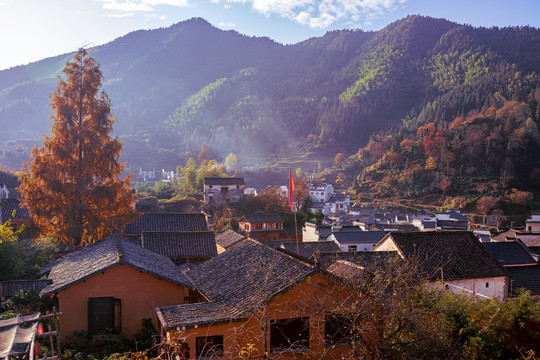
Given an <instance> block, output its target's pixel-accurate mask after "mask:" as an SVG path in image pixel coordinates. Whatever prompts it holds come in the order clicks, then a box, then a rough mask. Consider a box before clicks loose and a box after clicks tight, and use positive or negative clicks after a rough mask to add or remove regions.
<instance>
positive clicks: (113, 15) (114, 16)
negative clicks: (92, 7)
mask: <svg viewBox="0 0 540 360" xmlns="http://www.w3.org/2000/svg"><path fill="white" fill-rule="evenodd" d="M134 15H135V14H134V13H130V12H123V13H114V14H113V13H111V14H105V16H106V17H110V18H125V17H130V16H134Z"/></svg>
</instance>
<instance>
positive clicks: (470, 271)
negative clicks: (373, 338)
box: [373, 231, 509, 301]
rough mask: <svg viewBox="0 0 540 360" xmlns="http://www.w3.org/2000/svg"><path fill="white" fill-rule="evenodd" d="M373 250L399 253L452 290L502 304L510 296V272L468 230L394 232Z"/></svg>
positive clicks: (440, 285)
mask: <svg viewBox="0 0 540 360" xmlns="http://www.w3.org/2000/svg"><path fill="white" fill-rule="evenodd" d="M373 251H397V252H398V253H399V256H400V257H401V258H402V259H403V260H405V261H409V262H411V263H414V264H415V265H416V266H418V271H419V273H420V274H422V275H423V276H424V277H425V278H426V280H428V281H429V282H430V283H431V284H433V285H435V286H438V287H442V288H446V289H448V290H449V291H453V292H459V293H464V294H468V295H471V296H477V297H479V298H494V299H498V300H501V301H502V300H505V299H506V297H507V294H508V286H509V274H508V272H507V271H506V269H505V268H504V267H503V266H502V265H501V264H500V263H499V262H498V261H497V259H496V258H495V257H494V256H493V255H491V253H490V252H489V251H488V250H487V249H486V248H485V247H484V245H483V244H482V243H481V242H480V241H478V239H477V238H476V237H475V236H474V234H473V233H472V232H469V231H431V232H421V231H418V232H391V233H389V234H388V235H386V236H385V237H384V238H383V239H382V240H381V241H380V242H379V243H378V244H377V245H376V246H375V248H374V249H373Z"/></svg>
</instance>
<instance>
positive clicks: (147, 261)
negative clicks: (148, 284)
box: [40, 235, 193, 296]
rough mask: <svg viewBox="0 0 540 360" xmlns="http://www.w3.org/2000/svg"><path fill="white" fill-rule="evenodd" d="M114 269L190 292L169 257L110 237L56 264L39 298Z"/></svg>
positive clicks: (186, 281)
mask: <svg viewBox="0 0 540 360" xmlns="http://www.w3.org/2000/svg"><path fill="white" fill-rule="evenodd" d="M116 265H127V266H130V267H132V268H134V269H137V270H140V271H142V272H145V273H148V274H151V275H154V276H156V277H159V278H161V279H165V280H168V281H170V282H173V283H175V284H179V285H182V286H186V287H189V288H193V286H192V284H191V283H190V282H189V281H188V279H187V278H186V277H185V276H184V275H183V274H182V273H180V271H178V268H177V267H176V265H174V263H173V262H172V260H171V259H169V258H168V257H166V256H163V255H160V254H157V253H155V252H153V251H150V250H146V249H143V248H142V247H140V246H138V245H136V244H135V243H133V242H131V241H129V240H125V239H122V238H121V237H119V236H116V235H113V236H111V237H108V238H106V239H103V240H100V241H98V242H96V243H94V244H92V245H89V246H87V247H84V248H81V249H79V250H77V251H75V252H73V253H71V254H68V255H65V256H63V257H62V258H60V259H58V260H56V261H55V262H54V265H53V266H52V267H51V270H50V272H49V275H48V277H47V278H48V279H50V280H52V283H51V284H49V285H48V286H46V287H45V288H44V289H43V290H41V293H40V295H41V296H45V295H50V294H53V293H55V292H58V291H60V290H63V289H66V288H68V287H70V286H72V285H74V284H76V283H78V282H80V281H83V280H85V279H87V278H89V277H91V276H94V275H95V274H97V273H100V272H103V271H105V270H107V269H109V268H112V267H114V266H116Z"/></svg>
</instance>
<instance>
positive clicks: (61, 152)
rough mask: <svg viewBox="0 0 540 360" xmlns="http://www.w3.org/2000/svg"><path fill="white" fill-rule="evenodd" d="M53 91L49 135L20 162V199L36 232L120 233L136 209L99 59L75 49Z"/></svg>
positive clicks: (84, 237) (60, 237)
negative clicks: (124, 175)
mask: <svg viewBox="0 0 540 360" xmlns="http://www.w3.org/2000/svg"><path fill="white" fill-rule="evenodd" d="M63 72H64V74H65V75H66V80H65V81H64V80H62V79H60V80H59V82H58V86H57V87H56V90H55V91H54V93H53V94H51V104H50V105H49V107H50V108H51V110H52V111H53V113H54V114H53V115H51V119H52V124H51V126H50V129H51V133H50V136H46V135H43V134H42V138H43V145H42V147H39V148H36V147H34V149H33V150H32V152H31V154H30V156H31V157H32V158H33V160H32V161H31V162H30V163H28V162H27V163H26V164H25V165H24V167H23V174H22V184H21V186H20V187H19V190H20V191H21V193H22V195H23V205H24V206H25V207H26V208H27V209H28V210H29V212H30V216H31V218H32V220H33V221H34V223H35V224H36V225H37V227H38V228H39V229H40V232H41V233H42V234H44V235H49V236H52V237H53V238H54V239H55V241H57V242H60V243H65V244H71V245H74V246H80V245H87V244H90V243H92V242H95V241H97V240H99V239H101V238H103V237H106V236H108V235H109V234H110V233H112V232H118V233H121V232H122V231H123V228H124V227H125V225H126V224H127V223H129V222H130V221H132V220H133V219H134V217H135V209H134V195H133V194H132V193H131V191H130V182H131V177H130V176H128V177H127V178H125V179H123V180H121V179H120V178H119V177H120V175H121V173H122V171H123V169H124V164H121V163H119V158H120V152H121V150H122V143H121V142H120V141H119V140H118V139H117V138H112V137H111V135H110V133H111V131H112V129H113V124H114V123H115V121H116V120H115V118H114V115H113V113H112V110H111V102H110V100H109V98H108V96H107V94H106V93H105V92H103V91H102V92H101V94H98V93H99V90H100V88H101V85H102V73H101V71H100V69H99V64H98V63H97V62H96V61H95V60H94V59H93V58H92V57H91V56H90V55H89V54H88V53H87V51H86V50H84V49H80V50H79V51H78V52H77V53H76V55H75V59H74V61H72V62H68V63H67V64H66V66H65V68H64V70H63Z"/></svg>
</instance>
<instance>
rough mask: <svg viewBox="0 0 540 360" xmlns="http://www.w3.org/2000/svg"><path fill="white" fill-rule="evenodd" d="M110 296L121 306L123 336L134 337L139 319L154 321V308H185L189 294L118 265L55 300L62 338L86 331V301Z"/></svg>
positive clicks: (166, 282)
mask: <svg viewBox="0 0 540 360" xmlns="http://www.w3.org/2000/svg"><path fill="white" fill-rule="evenodd" d="M109 296H113V297H115V298H117V299H121V301H122V303H121V306H122V309H121V312H122V332H124V333H125V334H126V335H127V336H128V337H130V336H133V335H134V334H135V333H136V332H137V331H138V330H139V329H141V327H142V319H145V318H152V319H155V316H154V309H155V308H156V307H157V306H168V305H177V304H184V303H187V302H188V301H187V300H186V298H185V297H188V299H189V290H188V289H187V288H185V287H183V286H180V285H177V284H174V283H171V282H169V281H167V280H160V279H158V278H157V277H155V276H153V275H149V274H147V273H143V272H141V271H139V270H136V269H133V268H131V267H129V266H125V265H117V266H115V267H113V268H111V269H108V270H106V271H105V272H103V273H99V274H97V275H94V276H92V277H90V278H88V279H87V280H86V281H83V282H80V283H77V284H75V285H73V286H71V287H69V288H67V289H65V290H62V291H60V293H59V296H58V302H59V309H60V311H61V312H63V313H64V315H63V316H61V317H60V330H61V338H62V339H65V338H66V336H72V335H73V332H74V331H80V330H88V299H89V298H90V297H109Z"/></svg>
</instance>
